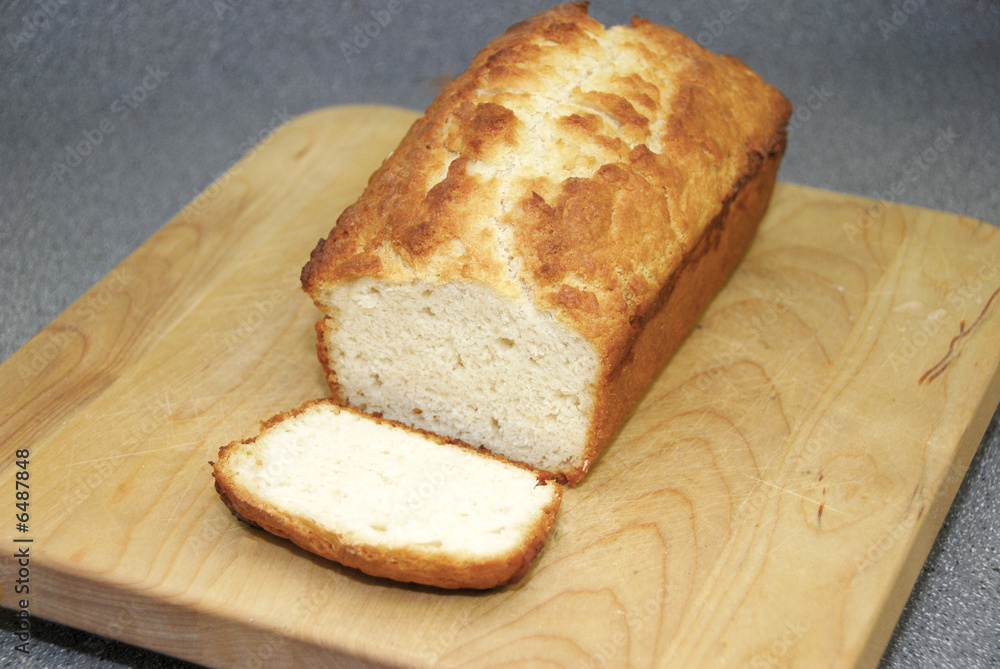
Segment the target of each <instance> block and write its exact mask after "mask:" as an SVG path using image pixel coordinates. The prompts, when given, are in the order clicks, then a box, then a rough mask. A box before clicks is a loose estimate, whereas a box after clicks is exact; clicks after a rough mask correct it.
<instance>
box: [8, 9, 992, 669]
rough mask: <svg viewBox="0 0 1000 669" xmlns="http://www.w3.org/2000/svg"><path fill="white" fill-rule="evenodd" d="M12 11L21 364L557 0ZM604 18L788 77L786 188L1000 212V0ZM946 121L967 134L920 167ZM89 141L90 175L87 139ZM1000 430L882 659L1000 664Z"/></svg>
mask: <svg viewBox="0 0 1000 669" xmlns="http://www.w3.org/2000/svg"><path fill="white" fill-rule="evenodd" d="M0 4H2V7H0V307H2V308H0V314H2V316H0V360H3V359H5V358H7V357H8V356H10V355H11V354H12V353H13V352H14V351H15V350H17V348H18V347H20V346H21V345H23V344H24V343H25V342H26V341H27V340H28V339H29V338H31V337H32V336H33V335H34V334H35V333H36V332H38V331H39V330H40V329H41V328H43V327H44V326H45V325H46V324H47V323H48V322H49V321H50V320H51V319H53V318H54V317H55V316H56V315H58V314H59V313H60V311H62V310H63V309H64V308H66V307H67V306H68V305H69V304H71V303H72V302H73V300H75V299H76V298H77V297H79V296H80V295H81V294H82V293H83V292H84V291H85V290H87V289H88V288H89V287H90V286H92V285H93V284H94V283H95V282H96V281H98V280H99V279H100V278H101V277H102V276H104V275H105V274H106V273H107V272H108V271H109V270H111V269H112V268H113V267H114V266H115V265H116V264H117V263H118V262H120V261H121V260H122V259H124V258H125V257H126V256H127V255H128V254H129V253H130V252H131V251H133V250H134V249H135V248H136V247H137V246H139V245H140V244H141V243H142V242H143V241H144V240H145V239H147V238H148V237H149V236H150V235H151V234H152V233H153V232H154V231H156V230H157V229H158V228H159V227H161V226H162V225H163V224H164V223H166V222H167V221H168V220H170V218H171V217H172V216H173V215H174V214H176V213H177V212H178V211H179V210H180V209H181V208H182V207H183V206H184V205H185V204H186V203H187V202H189V201H190V200H191V199H193V198H194V197H195V196H196V195H197V194H198V193H199V192H200V191H201V190H203V189H204V188H205V187H206V186H207V185H208V184H210V183H211V182H212V181H213V180H214V179H215V178H216V177H218V176H219V175H221V174H222V173H223V172H224V171H225V170H226V169H227V168H228V167H229V166H230V165H232V164H233V163H234V162H235V161H236V160H237V159H238V158H239V157H240V156H241V155H243V154H245V153H246V152H248V151H249V149H250V148H251V147H252V146H253V144H255V143H256V141H257V139H258V138H260V137H261V136H262V133H266V129H267V128H268V126H269V125H270V124H272V123H273V122H274V120H275V119H284V118H287V117H293V116H296V115H298V114H301V113H303V112H306V111H309V110H312V109H316V108H319V107H324V106H328V105H334V104H342V103H352V102H376V103H386V104H394V105H400V106H404V107H409V108H413V109H422V108H424V107H426V106H427V104H428V103H429V102H430V101H431V99H432V98H433V96H434V95H435V94H436V92H437V91H438V90H439V88H440V85H441V82H442V81H443V80H446V79H448V78H451V77H453V76H455V75H456V74H458V73H459V72H461V71H462V70H463V69H464V68H465V66H466V65H467V64H468V62H469V60H470V58H471V57H472V55H473V54H474V53H475V51H476V50H477V49H478V48H479V47H481V46H482V45H483V44H485V43H486V42H487V41H488V40H489V39H490V38H492V37H493V36H495V35H496V34H497V33H499V32H501V31H503V30H504V29H506V27H507V26H508V25H510V24H511V23H513V22H514V21H516V20H520V19H521V18H524V17H526V16H529V15H531V14H533V13H535V12H537V11H540V10H542V9H545V8H547V7H548V6H550V4H552V3H549V2H532V1H520V2H506V3H500V2H469V3H454V4H453V3H446V2H418V1H417V0H411V1H409V2H407V1H405V0H404V1H402V2H401V11H399V12H398V13H397V14H393V15H392V18H391V20H390V21H389V22H388V23H387V25H385V26H379V30H378V34H377V35H376V36H375V37H372V38H370V39H369V41H368V43H367V44H365V43H364V42H363V41H361V42H360V43H361V44H362V45H363V47H362V48H356V51H355V52H352V53H347V52H346V51H345V49H344V48H343V46H342V44H343V43H344V42H348V41H350V40H351V39H352V38H353V37H354V36H355V34H356V32H355V28H356V27H357V28H358V29H359V30H363V29H364V26H365V24H366V23H369V22H370V21H371V20H372V15H371V11H373V10H374V11H376V12H377V11H380V10H385V9H386V8H387V7H388V6H389V4H390V3H389V0H367V1H361V0H359V1H358V2H330V3H323V4H321V3H306V2H293V1H289V0H286V1H284V2H282V1H280V0H275V1H273V2H265V1H264V0H218V1H216V2H210V1H202V2H194V1H191V2H159V3H139V2H66V1H65V0H44V1H43V0H37V1H31V2H4V3H0ZM591 13H592V14H593V15H595V16H596V17H597V18H598V19H600V20H601V21H603V22H605V23H622V22H625V21H627V20H628V18H629V17H630V16H631V15H632V14H636V13H638V14H640V15H643V16H646V17H648V18H650V19H653V20H654V21H656V22H660V23H666V24H668V25H672V26H674V27H676V28H678V29H679V30H681V31H683V32H684V33H686V34H687V35H688V36H690V37H692V38H695V39H697V40H698V41H700V42H701V43H703V44H704V45H706V46H708V47H709V48H711V49H713V50H716V51H720V52H728V53H733V54H736V55H737V56H739V57H740V58H742V59H743V60H744V61H746V62H747V63H748V64H749V65H750V66H751V67H753V68H754V69H756V70H757V71H758V72H759V73H760V74H761V75H762V76H763V77H764V78H765V79H766V80H768V81H769V82H771V83H772V84H774V85H776V86H778V87H779V88H780V89H781V90H782V91H783V92H784V93H785V94H786V96H787V97H788V98H789V99H790V100H791V101H792V104H793V105H794V106H795V107H796V108H797V109H798V110H799V111H798V115H797V116H796V117H795V121H794V122H793V127H792V130H791V133H790V135H791V136H790V143H789V147H788V152H787V155H786V158H785V161H784V164H783V165H782V168H781V173H780V174H779V178H780V179H781V180H784V181H788V182H793V183H798V184H806V185H810V186H816V187H820V188H828V189H833V190H838V191H846V192H850V193H857V194H862V195H876V196H878V197H889V198H891V199H894V200H898V201H901V202H906V203H910V204H916V205H922V206H926V207H932V208H935V209H942V210H946V211H950V212H955V213H959V214H963V215H967V216H972V217H975V218H978V219H981V220H984V221H987V222H989V223H991V224H994V225H997V224H1000V179H998V177H1000V75H998V70H1000V5H998V4H997V3H996V2H974V1H971V0H968V1H965V0H964V1H954V2H924V0H904V1H900V2H887V1H883V2H871V3H858V4H854V3H850V4H849V3H840V2H831V1H824V2H810V3H808V4H807V3H805V2H792V1H790V0H760V1H756V0H722V1H718V2H705V3H701V2H692V1H687V0H684V1H677V2H623V3H614V2H595V3H593V4H592V7H591ZM383 18H384V15H383ZM369 28H370V29H371V27H370V26H369ZM373 32H374V31H373ZM154 75H155V76H154ZM144 82H145V87H144V88H142V90H139V89H137V87H143V86H144ZM816 92H818V93H820V95H819V96H816V97H813V98H810V97H809V96H810V94H811V93H816ZM140 98H141V99H140ZM810 103H812V107H813V108H812V109H810ZM806 110H808V112H807V111H806ZM102 123H103V126H102ZM109 123H110V125H109ZM102 128H103V129H102ZM948 131H950V132H951V133H952V134H953V135H955V136H957V137H956V139H955V140H954V142H953V144H952V146H951V147H950V148H949V149H948V150H947V151H945V152H943V153H941V154H939V155H938V156H937V159H936V160H935V161H934V162H933V163H932V164H929V165H926V166H925V167H926V169H925V168H924V167H921V166H920V165H919V164H917V163H916V162H915V161H916V160H917V158H918V157H919V156H920V155H921V154H922V153H923V152H924V151H925V150H926V149H928V148H930V147H932V146H933V143H934V140H935V138H936V137H937V136H938V134H939V133H940V132H948ZM98 133H99V134H98ZM88 137H89V138H90V139H88ZM98 140H99V141H98ZM86 141H90V142H91V143H92V144H93V149H92V151H91V152H90V153H89V154H88V155H86V156H79V162H78V164H77V159H76V158H74V157H73V155H72V154H71V153H70V152H69V151H68V150H67V148H66V147H67V146H77V145H79V144H80V143H81V142H86ZM893 185H895V186H896V192H895V193H893V192H892V190H891V189H892V187H893ZM886 194H889V195H886ZM998 345H1000V342H998ZM998 442H1000V431H998V419H997V416H994V420H993V422H992V424H991V427H990V430H989V431H988V433H987V436H986V437H985V439H984V441H983V444H982V446H981V447H980V450H979V453H978V455H977V456H976V459H975V460H974V462H973V464H972V467H971V469H970V470H969V473H968V475H967V476H966V479H965V481H964V483H963V485H962V488H961V490H960V492H959V495H958V498H957V500H956V502H955V505H954V506H953V508H952V511H951V513H950V514H949V516H948V518H947V520H946V522H945V525H944V528H943V530H942V531H941V534H940V536H939V538H938V540H937V543H936V544H935V546H934V549H933V550H932V552H931V555H930V557H929V559H928V561H927V564H926V567H925V568H924V571H923V573H922V574H921V576H920V579H919V581H918V583H917V585H916V588H915V589H914V591H913V594H912V596H911V598H910V601H909V604H908V605H907V608H906V610H905V612H904V614H903V616H902V619H901V621H900V623H899V626H898V627H897V629H896V632H895V635H894V636H893V639H892V641H891V643H890V645H889V648H888V650H887V653H886V655H885V657H884V659H883V665H884V666H886V667H997V666H1000V616H998V615H997V612H998V611H1000V554H998V553H1000V529H998V525H1000V523H998V522H997V520H998V510H1000V443H998ZM4 522H6V521H4ZM6 552H7V551H6V549H4V553H5V554H6ZM7 586H8V584H3V587H7ZM139 624H141V623H139ZM12 629H13V627H12V622H11V620H10V617H9V616H8V615H7V614H6V613H5V614H4V616H3V625H2V628H0V661H2V662H3V666H49V667H57V666H91V667H99V666H100V667H118V666H127V667H179V666H188V665H185V664H184V663H181V662H179V661H176V660H173V659H170V658H165V657H162V656H158V655H155V654H152V653H149V652H147V651H144V650H141V649H136V648H133V647H130V646H126V645H124V644H120V643H118V642H114V641H110V640H107V639H104V638H102V637H96V636H93V635H90V634H85V633H82V632H78V631H75V630H71V629H68V628H64V627H61V626H58V625H53V624H48V623H44V622H42V621H36V626H35V629H34V632H35V635H36V636H35V639H34V640H33V645H32V652H31V655H30V656H29V657H24V656H22V655H20V654H18V653H15V652H14V650H13V645H14V638H13V636H12V633H11V630H12Z"/></svg>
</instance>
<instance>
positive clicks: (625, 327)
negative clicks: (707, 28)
mask: <svg viewBox="0 0 1000 669" xmlns="http://www.w3.org/2000/svg"><path fill="white" fill-rule="evenodd" d="M790 113H791V108H790V106H789V104H788V101H787V100H785V98H784V97H783V96H782V95H781V93H779V92H778V91H777V90H776V89H774V88H772V87H771V86H769V85H767V84H766V83H765V82H764V81H762V80H761V78H760V77H759V76H757V75H756V74H755V73H754V72H752V71H751V70H750V69H749V68H748V67H747V66H746V65H744V64H743V63H741V62H740V61H739V60H737V59H736V58H733V57H730V56H718V55H715V54H712V53H710V52H708V51H706V50H705V49H703V48H702V47H700V46H699V45H697V44H695V43H694V42H692V41H691V40H689V39H688V38H686V37H684V36H683V35H681V34H680V33H678V32H676V31H673V30H671V29H669V28H665V27H662V26H656V25H653V24H652V23H650V22H648V21H645V20H643V19H638V18H636V19H633V21H632V23H631V25H630V26H615V27H612V28H607V29H605V27H604V26H602V25H601V24H600V23H599V22H597V21H595V20H594V19H592V18H590V17H589V16H587V11H586V5H585V4H570V5H562V6H559V7H556V8H554V9H552V10H550V11H547V12H544V13H542V14H539V15H537V16H535V17H532V18H530V19H528V20H526V21H524V22H522V23H519V24H517V25H515V26H513V27H512V28H511V29H510V30H508V31H507V32H506V33H505V34H503V35H502V36H500V37H499V38H497V39H496V40H494V41H493V42H491V43H490V44H489V45H487V46H486V47H485V48H484V49H483V50H482V51H481V52H480V53H479V54H478V55H477V56H476V57H475V58H474V59H473V61H472V63H471V65H470V67H469V69H468V70H467V71H466V72H465V73H463V74H462V75H460V76H459V77H458V78H457V79H456V80H455V81H454V82H452V83H451V84H450V85H449V86H447V87H446V88H445V89H444V91H443V92H442V93H441V94H440V95H439V96H438V97H437V98H436V99H435V101H434V102H433V104H432V105H431V106H430V108H429V109H428V110H427V112H426V113H425V114H424V116H423V117H422V118H421V119H419V120H418V121H417V122H416V123H415V124H414V125H413V127H412V128H411V129H410V131H409V133H408V134H407V135H406V137H405V138H404V139H403V140H402V142H401V143H400V145H399V147H398V148H397V149H396V151H395V152H394V153H393V154H392V155H391V156H390V157H389V158H387V159H386V161H385V162H384V163H383V164H382V165H381V167H379V169H378V170H377V171H376V172H375V173H374V174H373V175H372V177H371V179H370V181H369V183H368V187H367V188H366V190H365V191H364V193H363V194H362V195H361V197H360V198H359V199H358V201H357V202H356V203H354V204H353V205H352V206H350V207H348V209H347V210H346V211H344V212H343V214H342V215H341V216H340V218H339V220H338V221H337V224H336V226H335V227H334V228H333V230H332V231H331V233H330V235H329V236H328V237H327V238H326V239H325V240H321V241H320V242H319V244H318V245H317V247H316V248H315V250H314V251H313V253H312V257H311V259H310V260H309V262H308V264H307V265H306V266H305V267H304V268H303V271H302V284H303V288H304V289H305V290H306V292H308V293H309V295H310V296H311V297H312V298H313V300H314V301H315V303H316V305H317V306H318V307H319V308H320V310H322V311H323V312H324V314H325V316H326V318H325V319H324V320H322V321H321V322H320V323H318V325H317V332H318V335H319V342H318V353H319V357H320V360H321V361H322V362H323V364H324V367H325V369H326V375H327V380H328V382H329V385H330V389H331V392H332V394H333V396H334V397H336V398H337V399H338V400H339V401H340V402H342V403H345V404H348V405H351V406H356V407H359V408H362V409H364V410H367V411H371V412H379V413H382V414H384V415H385V416H387V417H389V418H392V419H395V420H399V421H402V422H404V423H407V424H409V425H413V426H416V427H420V428H423V429H427V430H430V431H433V432H436V433H439V434H445V435H448V436H452V437H456V438H459V439H461V440H463V441H466V442H469V443H471V444H473V445H475V446H485V447H487V448H489V449H490V450H491V451H494V452H496V453H500V454H502V455H504V456H506V457H508V458H511V459H513V460H518V461H522V462H525V463H528V464H530V465H531V466H532V467H534V468H537V469H540V470H545V471H547V472H550V473H552V474H553V475H556V476H559V477H560V478H563V479H565V480H568V481H570V482H576V481H578V480H579V479H580V478H581V477H582V476H583V475H584V473H585V472H586V471H587V469H588V467H590V465H591V463H592V462H594V460H595V459H596V458H597V455H598V453H599V452H600V451H601V450H602V449H603V448H604V447H605V446H606V445H607V444H608V443H609V442H610V441H611V439H612V438H613V436H614V435H615V433H616V432H617V430H618V429H619V427H620V426H621V424H622V423H623V422H624V420H625V418H626V417H627V415H628V414H629V412H630V411H631V409H632V407H633V406H634V405H635V403H636V401H637V400H638V398H639V396H640V395H641V393H642V391H643V389H644V388H645V387H646V385H647V384H648V383H649V381H650V380H651V379H652V377H653V375H654V374H655V373H656V371H657V370H658V369H659V368H660V367H661V365H662V364H663V363H664V362H665V361H666V359H667V358H668V357H669V356H670V355H671V353H672V352H673V351H674V349H675V348H676V347H677V345H678V344H679V342H680V341H681V339H682V338H683V337H684V335H685V333H687V332H688V331H689V330H690V329H691V327H692V326H693V325H694V323H695V322H696V321H697V319H698V317H699V315H700V314H701V312H702V311H703V309H704V308H705V306H706V305H707V304H708V302H709V301H710V300H711V298H712V296H713V295H714V294H715V292H716V291H717V290H718V289H719V288H720V287H721V286H722V284H723V283H724V282H725V280H726V278H727V276H728V275H729V274H730V272H731V271H732V269H733V268H734V267H735V266H736V264H737V263H738V261H739V259H740V257H741V256H742V254H743V252H744V250H745V249H746V247H747V246H748V245H749V243H750V240H751V239H752V238H753V236H754V233H755V231H756V229H757V226H758V224H759V222H760V220H761V218H762V216H763V214H764V210H765V209H766V207H767V203H768V200H769V198H770V194H771V190H772V187H773V185H774V180H775V174H776V172H777V168H778V165H779V163H780V160H781V157H782V155H783V151H784V148H785V125H786V123H787V121H788V117H789V114H790Z"/></svg>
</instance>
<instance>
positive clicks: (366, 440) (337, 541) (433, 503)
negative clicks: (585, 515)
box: [215, 401, 562, 588]
mask: <svg viewBox="0 0 1000 669" xmlns="http://www.w3.org/2000/svg"><path fill="white" fill-rule="evenodd" d="M215 478H216V487H217V488H218V490H219V492H220V494H221V495H222V498H223V500H224V501H225V502H226V504H227V505H228V506H229V507H230V509H231V510H232V511H233V512H234V513H235V514H236V515H237V516H238V517H240V518H242V519H244V520H246V521H248V522H250V523H251V524H254V525H258V526H260V527H262V528H264V529H266V530H268V531H270V532H272V533H274V534H277V535H279V536H283V537H286V538H288V539H291V540H292V541H294V542H295V543H296V544H298V545H300V546H301V547H303V548H306V549H307V550H310V551H312V552H314V553H317V554H319V555H322V556H323V557H326V558H329V559H332V560H336V561H338V562H341V563H343V564H346V565H348V566H351V567H356V568H359V569H361V570H362V571H365V572H366V573H369V574H372V575H375V576H387V577H389V578H394V579H396V580H400V581H412V582H416V583H424V584H426V585H435V586H439V587H447V588H460V587H470V588H487V587H494V586H496V585H500V584H502V583H505V582H509V581H511V580H516V579H518V578H520V577H521V576H523V574H524V573H525V572H526V571H527V568H528V566H529V565H530V562H531V560H532V559H533V558H534V555H535V554H536V553H537V552H538V550H539V549H540V548H541V546H542V543H543V542H544V540H545V537H546V536H547V534H548V532H549V530H550V528H551V525H552V522H553V520H554V517H555V513H556V510H557V509H558V506H559V502H560V500H561V494H562V489H561V486H559V484H557V483H554V482H542V483H540V482H539V478H538V474H537V473H536V472H534V471H532V470H530V469H527V468H524V467H521V466H518V465H515V464H513V463H510V462H507V461H505V460H503V459H500V458H497V457H495V456H492V455H491V454H488V453H483V452H481V451H477V450H475V449H473V448H471V447H469V446H467V445H464V444H459V443H454V442H451V441H449V440H445V439H443V438H440V437H437V436H436V435H432V434H428V433H425V432H420V431H417V430H413V429H410V428H407V427H405V426H403V425H400V424H398V423H395V422H392V421H388V420H383V419H379V418H376V417H372V416H368V415H365V414H362V413H360V412H357V411H354V410H350V409H345V408H342V407H339V406H337V405H336V404H334V403H333V402H331V401H314V402H310V403H307V404H306V405H304V406H303V407H300V408H299V409H297V410H295V411H293V412H289V413H287V414H281V415H279V416H276V417H275V418H273V419H271V420H270V421H268V422H266V423H265V424H264V426H263V428H262V431H261V434H260V435H259V436H258V437H255V438H253V439H248V440H245V441H243V442H233V443H232V444H229V445H228V446H225V447H223V448H222V449H221V450H220V453H219V460H218V462H217V463H216V464H215Z"/></svg>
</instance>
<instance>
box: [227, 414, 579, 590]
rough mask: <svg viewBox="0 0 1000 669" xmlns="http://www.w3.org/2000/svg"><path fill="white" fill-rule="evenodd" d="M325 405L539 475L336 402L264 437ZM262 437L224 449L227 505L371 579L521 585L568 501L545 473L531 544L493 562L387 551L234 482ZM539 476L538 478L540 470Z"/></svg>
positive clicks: (451, 585)
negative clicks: (243, 454)
mask: <svg viewBox="0 0 1000 669" xmlns="http://www.w3.org/2000/svg"><path fill="white" fill-rule="evenodd" d="M323 404H330V405H331V406H335V407H337V409H338V410H340V411H350V412H352V413H355V414H357V415H360V416H364V417H365V418H366V419H370V420H375V421H377V422H381V423H384V424H389V425H395V426H398V427H401V428H403V429H406V430H409V431H411V432H417V433H419V434H421V435H423V436H424V437H427V438H429V439H431V440H433V441H436V442H437V443H440V444H451V445H455V446H459V447H461V448H467V449H470V450H474V451H476V452H477V453H478V454H479V455H481V456H482V457H488V458H493V459H495V460H498V461H501V462H505V463H507V464H512V465H515V466H518V467H520V468H522V469H526V470H528V471H534V470H531V469H530V468H529V467H526V466H525V465H523V464H520V463H516V462H511V461H510V460H507V459H506V458H503V457H502V456H498V455H495V454H493V453H490V452H488V451H485V450H483V449H474V448H473V447H471V446H469V445H468V444H464V443H462V442H460V441H458V440H456V439H447V438H445V437H441V436H440V435H436V434H433V433H430V432H426V431H424V430H418V429H414V428H411V427H408V426H405V425H403V424H402V423H399V422H397V421H392V420H388V419H385V418H381V417H378V416H371V415H368V414H365V413H363V412H360V411H357V410H356V409H351V408H349V407H342V406H340V405H338V404H337V403H336V402H334V401H333V400H332V399H330V398H326V399H321V400H310V401H308V402H305V403H304V404H303V405H302V406H300V407H298V408H296V409H293V410H291V411H286V412H282V413H279V414H277V415H275V416H273V417H271V418H269V419H268V420H266V421H264V422H262V423H261V434H263V432H264V431H266V430H268V429H269V428H271V427H273V426H275V425H277V424H279V423H281V422H283V421H285V420H287V419H289V418H291V417H294V416H296V415H298V414H300V413H302V412H304V411H307V410H309V409H310V408H312V407H315V406H317V405H323ZM259 436H260V435H258V436H257V437H251V438H249V439H244V440H243V441H233V442H231V443H229V444H227V445H225V446H223V447H222V448H221V449H219V458H218V460H217V461H216V462H215V463H214V464H213V471H212V475H213V476H214V478H215V489H216V491H217V492H218V493H219V497H220V498H221V499H222V502H223V503H224V504H225V505H226V506H227V507H228V508H229V510H230V511H231V512H232V513H233V515H234V516H236V517H237V518H239V519H240V520H242V521H243V522H245V523H247V524H249V525H251V526H253V527H258V528H262V529H264V530H266V531H268V532H270V533H271V534H274V535H276V536H279V537H282V538H285V539H288V540H290V541H292V542H293V543H294V544H296V545H297V546H299V547H300V548H303V549H305V550H307V551H309V552H311V553H314V554H316V555H319V556H320V557H324V558H326V559H328V560H333V561H334V562H338V563H340V564H343V565H345V566H348V567H353V568H355V569H359V570H360V571H363V572H364V573H366V574H369V575H371V576H379V577H385V578H390V579H393V580H396V581H402V582H406V583H420V584H423V585H430V586H435V587H438V588H446V589H458V588H475V589H485V588H494V587H497V586H499V585H504V584H508V583H515V582H517V581H519V580H520V579H521V578H523V577H524V575H525V574H526V573H527V572H528V570H529V568H530V567H531V562H532V560H534V558H535V556H536V555H537V554H538V552H539V551H540V550H541V548H542V546H543V545H544V543H545V540H546V538H547V537H548V535H549V532H550V531H551V529H552V524H553V523H554V521H555V517H556V513H557V512H558V510H559V505H560V503H561V501H562V486H561V485H559V484H558V483H555V482H550V481H548V480H546V477H545V476H543V475H539V485H553V486H556V488H555V495H554V497H553V501H552V503H551V504H549V505H548V506H547V507H546V508H545V509H544V512H543V514H542V516H541V518H540V519H539V522H538V523H537V524H536V525H535V527H534V528H532V533H531V536H530V537H529V538H528V540H527V541H525V542H524V543H523V544H522V545H521V546H519V547H518V549H517V550H514V551H511V552H510V553H507V554H505V555H499V556H496V557H494V558H492V559H489V560H481V561H475V560H461V559H455V558H449V557H442V556H441V555H440V554H435V553H432V552H430V551H425V550H421V549H420V548H419V547H408V548H401V549H393V550H387V549H384V548H381V547H377V546H371V545H367V544H362V543H352V542H349V541H345V540H344V538H343V537H341V536H339V535H337V534H335V533H332V532H330V531H328V530H326V529H324V528H321V527H318V526H317V525H316V524H315V523H313V522H311V521H310V520H309V519H308V518H304V517H301V516H294V515H292V514H289V513H287V512H285V511H284V510H282V509H278V508H275V507H274V506H272V505H270V504H267V503H265V502H262V501H260V500H258V499H255V497H254V495H253V494H251V493H250V492H249V491H248V490H246V488H244V487H243V486H241V485H240V484H239V483H237V482H236V481H234V480H233V478H232V477H231V476H230V475H229V474H228V462H229V458H230V456H231V455H232V454H233V453H235V452H237V451H238V450H241V449H245V448H249V447H252V445H253V444H254V442H256V441H257V439H258V438H259ZM535 473H536V474H537V472H535Z"/></svg>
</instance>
